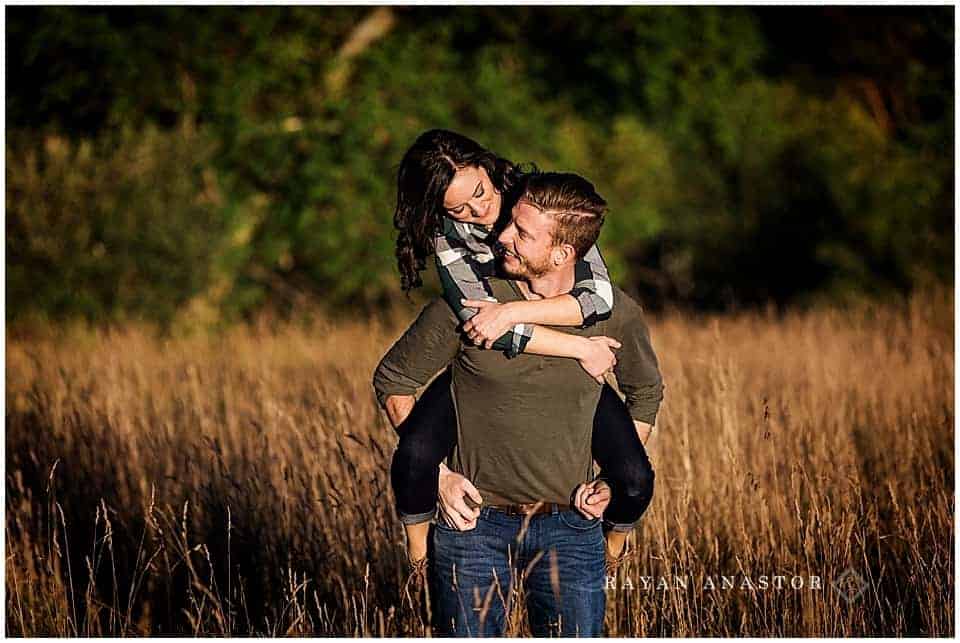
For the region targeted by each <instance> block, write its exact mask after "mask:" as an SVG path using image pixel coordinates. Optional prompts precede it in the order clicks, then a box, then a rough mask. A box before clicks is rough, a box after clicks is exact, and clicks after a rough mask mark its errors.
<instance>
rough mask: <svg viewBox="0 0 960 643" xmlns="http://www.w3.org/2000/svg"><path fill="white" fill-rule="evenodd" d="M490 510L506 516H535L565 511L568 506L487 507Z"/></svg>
mask: <svg viewBox="0 0 960 643" xmlns="http://www.w3.org/2000/svg"><path fill="white" fill-rule="evenodd" d="M487 506H489V507H490V508H491V509H496V510H497V511H502V512H503V513H505V514H507V515H508V516H537V515H540V514H549V513H553V510H554V509H556V510H557V511H566V510H568V509H570V505H560V504H557V503H555V502H527V503H522V504H517V505H487Z"/></svg>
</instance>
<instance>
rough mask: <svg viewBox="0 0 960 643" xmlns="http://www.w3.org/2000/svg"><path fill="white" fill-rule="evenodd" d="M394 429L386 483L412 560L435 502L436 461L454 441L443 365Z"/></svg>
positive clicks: (419, 554) (422, 545) (423, 543)
mask: <svg viewBox="0 0 960 643" xmlns="http://www.w3.org/2000/svg"><path fill="white" fill-rule="evenodd" d="M397 433H399V434H400V443H399V444H398V445H397V450H396V451H395V452H394V454H393V464H392V466H391V468H390V483H391V485H392V487H393V494H394V497H395V498H396V500H397V513H398V514H399V515H400V521H401V522H403V524H404V527H405V528H406V531H407V539H408V549H409V551H408V553H409V555H410V558H411V560H418V559H420V558H423V556H424V555H425V554H426V547H427V527H428V525H429V521H430V519H431V518H433V515H434V511H435V510H436V506H437V474H438V472H437V467H438V466H439V465H440V463H441V462H442V461H443V459H444V458H445V457H446V456H447V454H448V453H450V451H451V449H453V447H454V445H455V444H456V441H457V420H456V414H455V411H454V408H453V396H452V395H451V392H450V371H449V370H447V371H444V372H443V373H442V374H440V376H438V377H437V379H435V380H434V381H433V382H432V383H431V384H430V386H428V387H427V390H426V391H424V393H423V395H421V396H420V399H419V400H417V403H416V405H415V406H414V407H413V410H412V411H411V412H410V415H409V416H408V417H407V419H406V420H404V421H403V423H402V424H400V426H398V427H397Z"/></svg>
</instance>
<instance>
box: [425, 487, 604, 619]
mask: <svg viewBox="0 0 960 643" xmlns="http://www.w3.org/2000/svg"><path fill="white" fill-rule="evenodd" d="M523 522H524V518H523V517H520V516H509V515H507V514H505V513H503V512H501V511H499V510H497V509H493V508H491V507H484V508H482V509H481V510H480V517H479V518H478V519H477V526H476V527H475V528H473V529H471V530H469V531H458V530H456V529H453V528H450V527H447V526H446V525H444V524H443V522H442V521H438V522H437V526H436V529H435V531H434V535H433V547H434V556H433V562H432V566H431V574H430V580H431V587H432V591H431V603H432V605H433V615H434V626H435V628H436V632H437V634H439V635H441V636H500V635H502V634H503V633H504V629H505V628H506V622H507V614H508V612H509V610H510V609H511V608H512V607H514V606H512V605H511V601H512V599H513V598H514V597H513V594H512V593H511V591H510V588H511V583H516V582H517V580H518V578H519V574H520V573H521V572H522V573H523V574H524V576H523V590H524V596H525V598H526V607H527V614H528V616H529V619H530V628H531V630H532V631H533V634H534V636H600V635H601V634H602V630H603V613H604V609H605V607H606V596H605V594H604V580H605V578H604V573H605V572H604V541H603V532H602V530H601V529H600V521H599V520H587V519H586V518H584V517H582V516H581V515H580V514H579V513H578V512H576V511H572V510H566V511H559V510H558V509H557V507H556V505H554V508H553V512H552V513H550V514H541V515H537V516H533V517H532V518H531V519H530V524H529V526H528V528H527V529H526V530H525V531H524V530H523ZM521 533H522V539H521Z"/></svg>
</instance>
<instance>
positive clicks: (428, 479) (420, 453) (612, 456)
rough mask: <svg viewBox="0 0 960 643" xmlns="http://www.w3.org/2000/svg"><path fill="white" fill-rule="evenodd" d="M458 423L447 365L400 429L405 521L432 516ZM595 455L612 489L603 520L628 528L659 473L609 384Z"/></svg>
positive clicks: (400, 508)
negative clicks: (441, 472) (439, 472)
mask: <svg viewBox="0 0 960 643" xmlns="http://www.w3.org/2000/svg"><path fill="white" fill-rule="evenodd" d="M456 427H457V418H456V412H455V410H454V405H453V396H452V395H451V392H450V370H449V369H447V370H446V371H444V372H443V373H442V374H441V375H440V376H438V377H437V379H435V380H434V381H433V382H432V383H431V384H430V386H428V387H427V390H426V391H424V393H423V395H422V396H421V397H420V399H419V400H418V401H417V404H416V405H415V406H414V407H413V411H412V412H411V413H410V416H409V417H408V418H407V419H406V420H405V421H404V422H403V424H401V425H400V426H399V427H398V428H397V432H398V433H399V434H400V443H399V444H398V445H397V450H396V451H395V452H394V454H393V465H392V467H391V468H390V482H391V485H392V486H393V493H394V497H395V498H396V499H397V513H398V514H399V515H400V519H401V520H402V521H403V522H404V523H405V524H416V523H419V522H424V521H426V520H430V519H431V518H433V515H434V512H435V509H436V504H437V467H438V466H439V465H440V463H441V462H442V461H443V459H444V458H445V457H446V456H447V455H448V454H449V453H450V452H451V450H452V449H453V447H454V446H455V445H456V442H457V428H456ZM593 459H594V460H596V461H597V463H598V464H599V465H600V477H601V478H604V479H605V480H606V481H607V482H608V483H609V484H610V489H611V492H612V497H611V500H610V505H609V506H608V507H607V510H606V512H604V516H603V517H604V520H605V521H606V522H607V524H608V525H609V526H610V527H611V528H613V529H615V530H617V531H629V530H630V529H632V528H633V524H634V523H635V522H636V521H637V520H639V519H640V516H642V515H643V512H644V511H646V510H647V507H648V506H649V505H650V501H651V500H652V499H653V482H654V474H653V468H652V467H651V466H650V459H649V458H648V457H647V452H646V450H645V449H644V448H643V443H642V442H640V438H639V437H638V436H637V430H636V428H635V427H634V425H633V420H632V418H631V417H630V413H629V412H628V410H627V407H626V405H625V404H624V403H623V400H621V399H620V397H619V396H618V395H617V393H616V391H614V390H613V389H612V388H610V386H609V385H607V384H604V385H603V390H602V391H601V393H600V401H599V403H598V404H597V411H596V414H595V415H594V418H593ZM570 491H571V492H573V489H571V490H570Z"/></svg>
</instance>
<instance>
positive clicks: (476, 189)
mask: <svg viewBox="0 0 960 643" xmlns="http://www.w3.org/2000/svg"><path fill="white" fill-rule="evenodd" d="M481 185H483V181H477V187H475V188H473V196H477V191H478V190H479V189H480V186H481ZM471 198H472V197H471ZM469 200H470V199H467V201H469ZM467 201H464V202H463V203H461V204H460V205H451V206H449V207H448V206H444V207H446V208H447V209H448V210H456V209H457V208H462V207H463V206H465V205H466V204H467Z"/></svg>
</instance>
